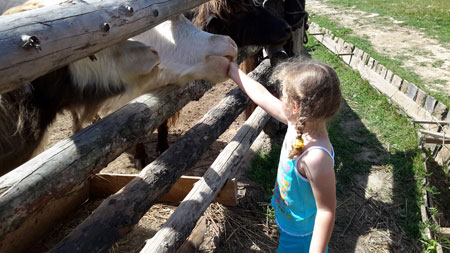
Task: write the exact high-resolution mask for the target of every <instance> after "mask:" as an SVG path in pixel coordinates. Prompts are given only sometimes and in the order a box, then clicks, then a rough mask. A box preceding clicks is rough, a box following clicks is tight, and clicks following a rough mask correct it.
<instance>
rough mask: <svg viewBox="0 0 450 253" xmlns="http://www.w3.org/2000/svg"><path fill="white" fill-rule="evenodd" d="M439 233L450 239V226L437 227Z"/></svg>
mask: <svg viewBox="0 0 450 253" xmlns="http://www.w3.org/2000/svg"><path fill="white" fill-rule="evenodd" d="M439 234H441V235H442V236H445V237H447V238H449V239H450V228H439Z"/></svg>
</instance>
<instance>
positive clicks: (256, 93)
mask: <svg viewBox="0 0 450 253" xmlns="http://www.w3.org/2000/svg"><path fill="white" fill-rule="evenodd" d="M228 75H229V76H230V78H231V79H232V80H233V81H234V82H235V83H236V84H237V85H238V86H239V87H240V88H241V89H242V90H243V91H244V92H245V93H246V94H247V95H248V96H249V97H250V99H251V100H252V101H253V102H255V104H257V105H259V106H260V107H261V108H263V109H264V111H266V112H267V113H268V114H270V115H271V116H272V117H274V118H276V119H277V120H279V121H281V122H283V123H285V124H287V118H286V116H285V115H284V112H283V109H282V106H281V101H280V100H279V99H278V98H276V97H275V96H274V95H272V93H270V92H269V91H268V90H267V89H266V88H265V87H264V86H263V85H261V84H260V83H258V82H256V81H255V80H253V79H251V78H250V77H248V76H247V75H246V74H245V73H244V72H242V71H241V70H239V67H238V65H237V64H236V63H235V62H231V63H230V69H229V70H228Z"/></svg>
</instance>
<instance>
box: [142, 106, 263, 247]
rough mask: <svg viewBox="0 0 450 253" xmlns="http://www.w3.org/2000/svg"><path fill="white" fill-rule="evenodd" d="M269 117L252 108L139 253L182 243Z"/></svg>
mask: <svg viewBox="0 0 450 253" xmlns="http://www.w3.org/2000/svg"><path fill="white" fill-rule="evenodd" d="M269 119H270V115H269V114H267V113H266V112H265V111H264V110H263V109H261V108H260V107H257V108H256V110H255V111H254V112H253V113H252V116H251V117H250V118H249V119H248V120H247V121H246V122H245V123H244V125H243V126H242V127H241V128H240V129H239V131H238V132H237V134H236V135H235V136H234V138H233V139H232V140H231V142H230V143H229V144H228V145H227V146H226V147H225V148H224V150H223V151H222V152H221V153H220V154H219V156H218V157H217V159H216V160H215V161H214V163H213V164H212V165H211V166H210V167H209V169H208V170H207V171H206V173H205V174H204V175H203V177H202V180H200V181H199V182H197V183H196V184H195V185H194V188H193V189H192V190H191V191H190V192H189V194H188V195H187V196H186V198H185V199H184V200H183V201H182V202H181V204H180V205H179V206H178V207H177V209H176V210H175V212H174V213H173V214H172V215H171V216H170V218H169V220H168V221H167V222H166V223H165V224H164V225H163V227H162V228H161V229H160V230H159V231H158V232H157V233H156V235H155V236H153V237H152V238H151V239H150V240H148V241H147V243H146V244H145V247H144V249H143V250H142V251H141V252H149V253H151V252H174V251H176V250H177V249H178V248H179V247H180V246H181V245H182V244H183V242H184V241H185V240H186V238H187V237H188V236H189V235H190V234H191V231H192V229H193V228H194V227H195V225H196V224H197V221H198V219H199V218H200V217H201V216H202V215H203V212H204V211H205V210H206V208H208V206H209V205H210V204H211V202H212V201H213V200H214V198H215V197H216V196H217V194H218V193H219V191H220V189H222V187H223V185H224V184H225V182H226V181H227V179H228V178H230V176H232V174H233V173H234V172H235V170H233V169H235V168H236V167H238V164H239V162H240V161H241V159H242V157H243V155H244V154H245V152H246V151H247V150H248V149H249V148H250V146H251V145H252V143H253V141H254V140H255V139H256V137H257V136H258V134H259V133H260V132H261V130H262V128H263V127H264V125H265V124H266V123H267V122H268V121H269Z"/></svg>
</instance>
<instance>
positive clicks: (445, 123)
mask: <svg viewBox="0 0 450 253" xmlns="http://www.w3.org/2000/svg"><path fill="white" fill-rule="evenodd" d="M412 122H413V123H414V124H434V125H443V126H445V125H450V122H449V121H442V120H436V121H431V120H413V121H412Z"/></svg>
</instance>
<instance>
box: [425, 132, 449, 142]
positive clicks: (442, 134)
mask: <svg viewBox="0 0 450 253" xmlns="http://www.w3.org/2000/svg"><path fill="white" fill-rule="evenodd" d="M419 132H421V133H423V134H428V135H431V136H433V137H437V138H450V134H449V135H446V134H444V133H439V132H434V131H428V130H423V129H419ZM441 142H442V139H441Z"/></svg>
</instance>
